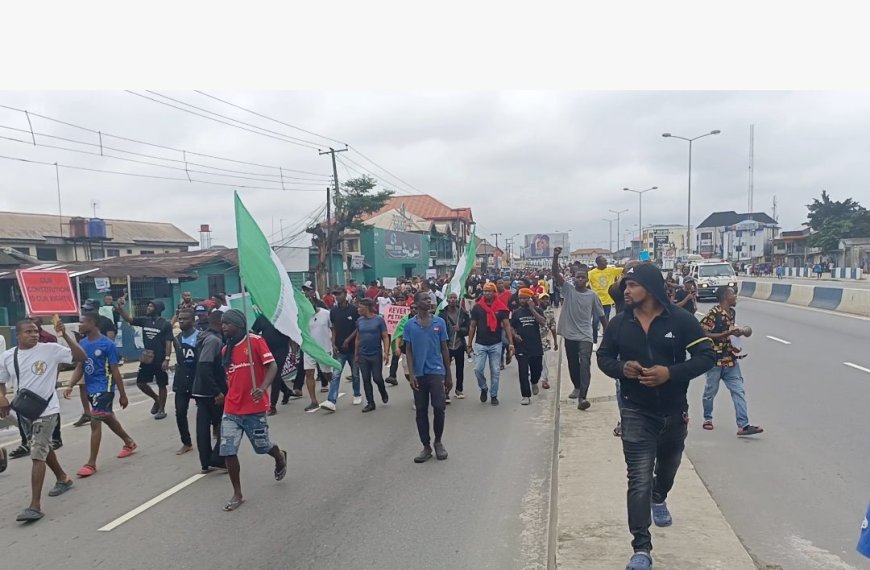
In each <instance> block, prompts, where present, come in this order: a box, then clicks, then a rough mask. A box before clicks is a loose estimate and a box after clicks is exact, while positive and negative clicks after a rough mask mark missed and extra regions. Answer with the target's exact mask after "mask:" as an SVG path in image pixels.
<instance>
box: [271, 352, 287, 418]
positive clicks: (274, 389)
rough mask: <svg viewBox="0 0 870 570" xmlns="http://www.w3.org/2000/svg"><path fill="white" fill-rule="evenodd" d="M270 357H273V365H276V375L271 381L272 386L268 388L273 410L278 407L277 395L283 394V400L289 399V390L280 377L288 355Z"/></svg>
mask: <svg viewBox="0 0 870 570" xmlns="http://www.w3.org/2000/svg"><path fill="white" fill-rule="evenodd" d="M272 356H274V357H275V364H277V365H278V374H277V375H276V376H275V379H274V380H272V385H271V386H270V387H269V390H270V393H269V398H270V402H271V404H272V407H273V408H274V407H275V406H276V405H278V395H279V394H284V397H285V398H289V397H290V388H288V387H287V384H285V383H284V378H283V377H282V376H281V372H282V371H283V370H284V365H285V364H287V358H288V356H289V355H288V354H274V353H272Z"/></svg>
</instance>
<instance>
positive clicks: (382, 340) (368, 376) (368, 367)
mask: <svg viewBox="0 0 870 570" xmlns="http://www.w3.org/2000/svg"><path fill="white" fill-rule="evenodd" d="M421 294H424V295H427V299H428V294H427V293H421ZM359 315H360V318H359V320H358V321H357V322H356V348H355V359H356V362H357V365H358V366H359V371H360V376H362V381H363V389H364V390H365V393H366V405H365V407H364V408H363V409H362V411H363V413H364V414H365V413H368V412H371V411H374V409H375V407H376V406H375V392H374V389H373V388H372V381H373V380H374V383H375V384H376V385H377V387H378V391H379V392H380V394H381V401H382V402H383V403H385V404H386V403H387V402H389V401H390V395H389V394H388V393H387V386H386V384H385V383H384V366H385V365H387V364H388V363H389V362H390V356H389V348H390V335H389V333H388V332H387V323H386V322H384V319H383V317H381V316H380V315H378V314H377V313H375V312H374V302H373V301H372V300H371V299H363V300H362V301H360V302H359Z"/></svg>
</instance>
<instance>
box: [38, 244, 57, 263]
mask: <svg viewBox="0 0 870 570" xmlns="http://www.w3.org/2000/svg"><path fill="white" fill-rule="evenodd" d="M36 259H39V260H42V261H57V248H55V247H37V248H36Z"/></svg>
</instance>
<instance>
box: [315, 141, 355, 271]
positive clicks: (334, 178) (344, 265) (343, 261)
mask: <svg viewBox="0 0 870 570" xmlns="http://www.w3.org/2000/svg"><path fill="white" fill-rule="evenodd" d="M337 152H347V147H344V148H342V149H339V150H335V149H334V148H332V147H329V150H325V151H318V154H320V155H321V156H323V155H324V154H328V155H330V156H331V157H332V182H333V184H334V185H335V217H336V219H337V218H338V217H339V213H340V212H339V209H338V204H339V198H340V197H341V194H340V193H339V189H338V167H337V166H336V165H335V153H337ZM330 237H332V236H331V235H330ZM338 239H340V240H341V266H342V268H345V269H344V271H343V272H342V278H343V280H344V284H345V285H347V274H348V271H349V270H350V268H349V267H347V255H346V254H345V251H344V240H343V239H342V238H341V236H338ZM327 245H328V246H331V245H332V244H330V243H329V241H328V240H327ZM328 250H329V251H328V252H327V253H328V255H329V259H330V260H332V247H328Z"/></svg>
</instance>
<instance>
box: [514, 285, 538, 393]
mask: <svg viewBox="0 0 870 570" xmlns="http://www.w3.org/2000/svg"><path fill="white" fill-rule="evenodd" d="M534 298H535V293H534V291H532V290H531V289H530V288H528V287H523V288H522V289H520V290H519V308H518V309H517V310H515V311H514V312H513V313H512V314H511V321H510V322H511V332H512V333H513V340H514V346H515V347H516V357H517V367H518V369H519V376H520V404H521V405H523V406H528V405H529V404H531V403H532V395H533V394H534V395H535V396H537V395H538V382H539V381H540V379H541V372H542V368H543V366H544V343H543V341H542V340H541V326H546V324H547V321H546V319H544V316H543V315H542V314H541V313H540V312H539V311H538V310H537V309H536V308H535V302H534Z"/></svg>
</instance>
